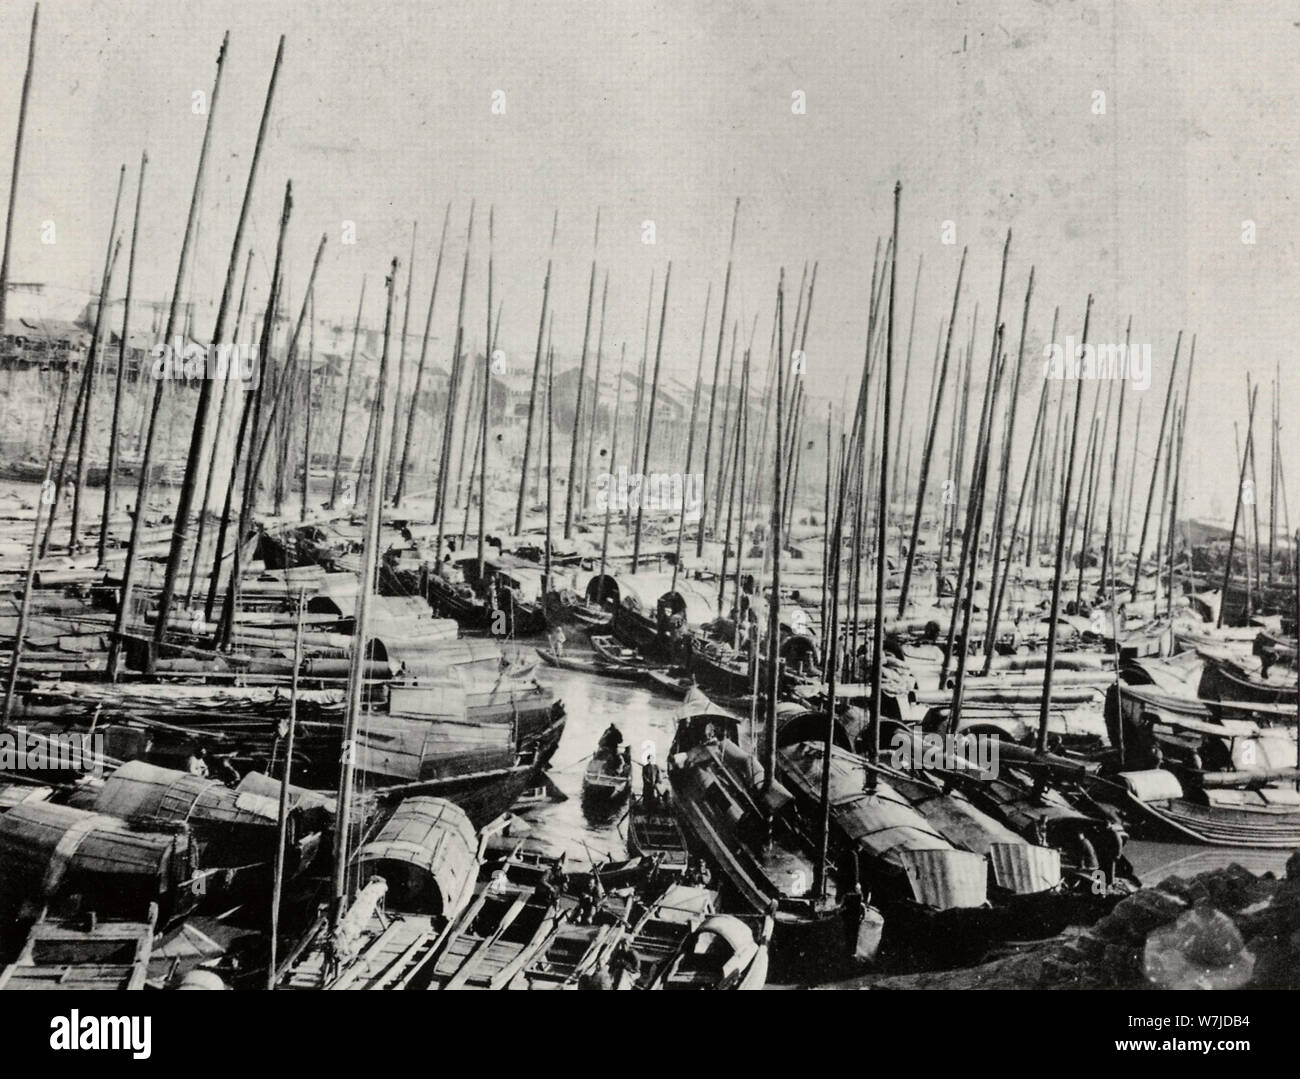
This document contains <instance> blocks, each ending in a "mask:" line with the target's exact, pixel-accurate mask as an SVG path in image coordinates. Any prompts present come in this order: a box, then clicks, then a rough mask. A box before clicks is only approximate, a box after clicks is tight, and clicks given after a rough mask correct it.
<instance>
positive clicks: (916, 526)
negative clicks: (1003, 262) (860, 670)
mask: <svg viewBox="0 0 1300 1079" xmlns="http://www.w3.org/2000/svg"><path fill="white" fill-rule="evenodd" d="M965 272H966V248H964V247H963V248H962V252H961V262H960V263H958V265H957V284H956V286H955V287H954V288H953V290H952V314H951V315H949V316H948V334H947V337H946V339H945V341H944V346H943V360H942V361H941V362H940V366H939V375H938V379H937V382H936V388H935V396H934V406H933V407H932V408H931V410H930V425H929V428H928V429H927V431H926V435H925V451H924V452H923V453H922V455H921V477H920V480H919V481H918V483H917V488H916V507H915V509H914V510H913V511H912V539H911V542H909V543H908V545H907V561H906V562H904V564H903V584H902V587H901V588H900V589H899V592H898V614H899V617H900V618H901V617H902V615H903V612H904V611H905V610H906V609H907V591H908V587H909V585H910V584H911V583H912V568H913V566H914V565H915V564H916V544H917V541H918V539H919V538H920V535H921V515H922V513H923V512H924V511H925V492H926V488H927V487H928V486H929V483H930V464H931V462H932V461H933V460H934V442H935V437H936V436H937V434H938V432H939V415H940V412H941V410H942V408H943V389H944V387H945V386H946V385H947V384H948V360H949V357H950V356H951V355H952V329H953V326H955V325H956V323H957V304H958V301H959V300H960V299H961V279H962V275H963V274H964V273H965ZM939 539H940V541H942V539H943V535H942V533H940V536H939ZM935 588H936V593H937V589H938V582H937V581H936V582H935Z"/></svg>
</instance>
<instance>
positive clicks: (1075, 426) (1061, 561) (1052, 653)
mask: <svg viewBox="0 0 1300 1079" xmlns="http://www.w3.org/2000/svg"><path fill="white" fill-rule="evenodd" d="M1091 318H1092V293H1089V294H1088V303H1087V306H1086V307H1085V308H1084V312H1083V337H1082V340H1081V343H1080V347H1081V348H1086V347H1087V345H1088V323H1089V320H1090V319H1091ZM1082 410H1083V379H1081V378H1080V379H1076V380H1075V387H1074V415H1073V417H1072V418H1071V420H1070V452H1069V458H1068V460H1067V462H1066V466H1065V478H1064V480H1063V493H1062V495H1061V518H1060V523H1059V525H1058V527H1057V533H1056V573H1055V574H1054V575H1053V576H1052V610H1051V615H1050V616H1049V618H1050V620H1049V622H1048V626H1047V656H1046V660H1045V662H1044V664H1043V696H1042V700H1040V701H1039V704H1038V740H1037V749H1038V752H1039V753H1045V752H1047V719H1048V716H1049V715H1051V710H1052V671H1053V668H1054V667H1055V665H1056V638H1057V628H1058V627H1057V621H1058V619H1059V618H1060V617H1061V575H1062V574H1063V573H1064V572H1065V533H1066V523H1067V522H1068V521H1069V519H1070V490H1071V488H1072V486H1073V480H1074V454H1075V450H1076V448H1077V446H1078V442H1079V413H1080V412H1081V411H1082Z"/></svg>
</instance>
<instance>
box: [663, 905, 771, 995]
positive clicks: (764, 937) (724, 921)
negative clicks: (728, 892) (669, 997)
mask: <svg viewBox="0 0 1300 1079" xmlns="http://www.w3.org/2000/svg"><path fill="white" fill-rule="evenodd" d="M771 928H772V926H771V918H770V916H769V918H768V919H767V920H766V922H765V924H764V928H763V930H762V931H760V933H759V934H757V935H755V933H754V932H753V930H751V929H750V927H749V926H747V925H746V924H745V923H744V922H742V921H741V920H740V919H739V918H736V917H733V916H732V915H730V914H712V915H710V916H709V917H707V918H705V919H704V921H703V922H701V923H700V924H699V925H698V926H697V927H696V928H695V929H693V930H691V932H690V933H689V934H687V936H686V939H685V940H683V941H682V944H681V947H680V948H679V949H678V952H677V954H676V955H675V956H673V958H672V959H671V960H669V962H667V963H666V964H664V966H663V967H662V968H661V969H660V971H659V973H658V974H656V975H655V977H654V978H653V979H652V980H651V982H650V985H649V986H648V987H647V988H649V989H762V988H763V986H764V985H766V984H767V967H768V956H767V941H768V937H769V936H770V934H771Z"/></svg>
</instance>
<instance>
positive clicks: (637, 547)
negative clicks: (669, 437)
mask: <svg viewBox="0 0 1300 1079" xmlns="http://www.w3.org/2000/svg"><path fill="white" fill-rule="evenodd" d="M672 276H673V264H672V263H671V262H670V263H669V264H668V269H667V270H666V271H665V272H664V299H663V306H662V307H661V308H660V310H659V341H658V343H657V344H656V345H655V369H654V377H653V378H652V379H651V381H650V408H649V411H648V412H647V413H646V422H645V452H644V453H643V454H642V455H641V471H642V473H643V474H644V476H643V480H642V484H641V488H640V490H639V491H638V498H637V502H638V506H637V511H636V537H635V539H634V540H633V541H632V572H633V573H636V571H637V563H639V562H640V561H641V524H642V520H643V519H644V517H645V502H646V500H645V478H646V477H648V475H649V472H650V444H651V440H652V439H653V438H654V428H655V397H656V396H657V395H658V393H659V367H660V364H661V362H662V360H663V355H664V324H665V323H666V322H667V321H668V282H669V281H670V280H671V278H672Z"/></svg>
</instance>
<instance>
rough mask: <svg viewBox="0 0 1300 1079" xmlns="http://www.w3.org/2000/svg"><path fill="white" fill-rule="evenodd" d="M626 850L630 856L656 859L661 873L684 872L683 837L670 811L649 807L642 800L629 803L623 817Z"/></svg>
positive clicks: (687, 860)
mask: <svg viewBox="0 0 1300 1079" xmlns="http://www.w3.org/2000/svg"><path fill="white" fill-rule="evenodd" d="M627 849H628V851H629V852H630V853H632V854H637V855H641V856H642V857H645V858H651V859H657V860H658V865H659V868H660V869H661V870H662V871H663V872H665V873H671V874H679V875H680V874H682V873H685V872H686V868H687V864H688V862H689V858H688V856H687V853H686V837H685V836H684V835H683V834H682V829H681V825H679V824H678V823H677V818H676V817H675V816H674V815H673V813H672V811H671V810H670V809H667V808H665V807H663V806H661V805H656V806H654V807H650V806H647V805H646V802H645V799H644V798H637V799H635V800H634V801H633V803H632V806H631V808H630V809H629V810H628V815H627Z"/></svg>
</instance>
